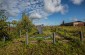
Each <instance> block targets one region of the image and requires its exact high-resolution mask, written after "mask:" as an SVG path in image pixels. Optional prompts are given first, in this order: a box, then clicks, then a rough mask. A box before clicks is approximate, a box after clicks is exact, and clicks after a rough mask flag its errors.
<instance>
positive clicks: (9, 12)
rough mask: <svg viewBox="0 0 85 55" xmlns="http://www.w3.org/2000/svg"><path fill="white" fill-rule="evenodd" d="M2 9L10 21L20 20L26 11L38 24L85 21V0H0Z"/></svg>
mask: <svg viewBox="0 0 85 55" xmlns="http://www.w3.org/2000/svg"><path fill="white" fill-rule="evenodd" d="M0 10H5V13H4V14H5V15H6V16H8V17H9V19H8V21H12V20H20V19H21V16H22V12H26V14H27V15H28V16H29V17H30V19H31V20H33V23H34V24H36V25H39V24H45V25H59V24H61V23H62V21H63V20H64V21H65V22H71V21H78V20H81V21H85V0H0Z"/></svg>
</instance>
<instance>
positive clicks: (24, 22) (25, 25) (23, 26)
mask: <svg viewBox="0 0 85 55" xmlns="http://www.w3.org/2000/svg"><path fill="white" fill-rule="evenodd" d="M17 28H18V31H19V30H22V31H23V32H24V33H25V32H26V31H28V32H29V33H32V31H33V32H35V29H36V28H35V26H34V25H33V24H32V21H31V20H30V19H29V17H28V16H27V15H26V14H25V13H23V14H22V19H21V20H20V21H19V22H18V24H17Z"/></svg>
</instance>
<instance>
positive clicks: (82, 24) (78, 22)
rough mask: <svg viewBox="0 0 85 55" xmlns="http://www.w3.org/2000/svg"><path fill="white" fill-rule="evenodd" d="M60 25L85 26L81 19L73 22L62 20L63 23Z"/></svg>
mask: <svg viewBox="0 0 85 55" xmlns="http://www.w3.org/2000/svg"><path fill="white" fill-rule="evenodd" d="M60 26H85V22H82V21H74V22H69V23H65V22H64V21H63V23H62V24H61V25H60Z"/></svg>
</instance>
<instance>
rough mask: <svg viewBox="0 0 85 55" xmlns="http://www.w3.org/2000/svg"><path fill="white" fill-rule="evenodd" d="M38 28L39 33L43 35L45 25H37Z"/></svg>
mask: <svg viewBox="0 0 85 55" xmlns="http://www.w3.org/2000/svg"><path fill="white" fill-rule="evenodd" d="M36 27H37V30H38V33H39V34H42V33H43V24H42V25H37V26H36Z"/></svg>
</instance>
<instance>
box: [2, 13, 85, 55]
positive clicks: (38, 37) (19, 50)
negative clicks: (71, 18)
mask: <svg viewBox="0 0 85 55" xmlns="http://www.w3.org/2000/svg"><path fill="white" fill-rule="evenodd" d="M3 13H4V12H2V11H0V55H85V47H84V46H85V27H73V26H44V27H43V34H38V33H37V32H38V31H37V28H36V26H35V25H34V24H32V21H31V20H30V19H29V17H28V16H27V15H26V14H25V13H23V14H22V18H21V20H19V21H15V20H13V21H12V22H7V21H6V20H7V18H6V16H4V15H2V14H3ZM9 24H10V25H9ZM79 31H82V32H83V36H84V38H83V41H81V40H80V35H79ZM26 32H27V33H28V35H29V36H28V41H29V44H28V45H26ZM54 32H55V33H56V36H55V39H56V44H53V43H52V42H53V38H52V36H53V33H54ZM20 35H21V37H19V36H20ZM4 36H5V37H6V38H7V39H8V40H5V39H4Z"/></svg>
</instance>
